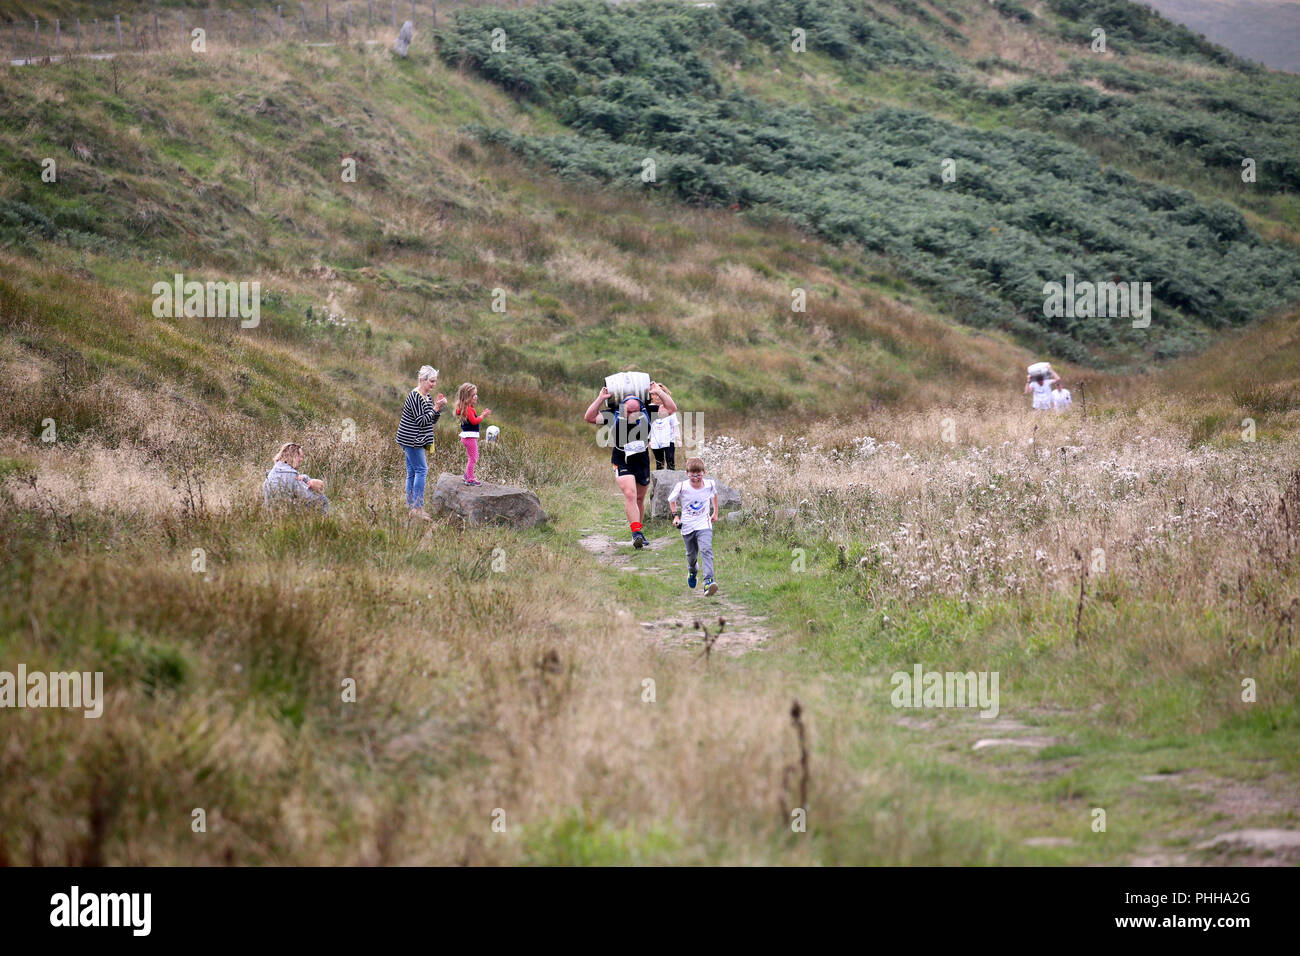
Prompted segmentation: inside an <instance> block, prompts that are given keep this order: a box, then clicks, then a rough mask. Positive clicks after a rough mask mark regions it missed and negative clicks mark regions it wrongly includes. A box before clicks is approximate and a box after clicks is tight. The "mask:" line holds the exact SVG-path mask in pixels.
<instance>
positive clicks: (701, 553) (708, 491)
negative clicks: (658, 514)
mask: <svg viewBox="0 0 1300 956" xmlns="http://www.w3.org/2000/svg"><path fill="white" fill-rule="evenodd" d="M686 474H687V475H688V476H689V477H688V478H687V479H686V480H685V481H679V482H677V484H676V485H674V486H673V490H672V492H671V493H670V494H669V495H668V510H669V511H671V512H672V514H673V524H674V525H676V526H677V527H679V528H681V529H682V540H683V541H684V542H685V543H686V567H687V571H688V573H689V576H688V577H687V578H686V586H687V587H688V588H694V587H695V564H696V556H697V555H698V557H699V560H700V563H702V564H703V565H704V568H703V571H704V593H705V594H707V595H709V596H710V597H712V596H713V595H715V594H717V593H718V585H717V584H716V583H715V582H714V580H713V522H715V521H717V520H718V487H717V484H716V483H715V482H713V481H712V480H711V479H708V478H705V477H704V462H703V461H702V460H700V459H699V458H692V459H690V460H689V461H687V462H686Z"/></svg>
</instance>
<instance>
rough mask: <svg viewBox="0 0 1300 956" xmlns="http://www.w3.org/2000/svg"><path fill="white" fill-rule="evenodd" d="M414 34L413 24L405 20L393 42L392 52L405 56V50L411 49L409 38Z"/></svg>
mask: <svg viewBox="0 0 1300 956" xmlns="http://www.w3.org/2000/svg"><path fill="white" fill-rule="evenodd" d="M414 36H415V24H413V23H412V22H411V21H410V20H407V21H406V22H405V23H403V24H402V29H401V30H399V31H398V33H397V42H396V43H394V44H393V52H394V53H396V54H397V55H398V56H401V57H404V56H406V53H407V51H408V50H410V49H411V38H412V37H414Z"/></svg>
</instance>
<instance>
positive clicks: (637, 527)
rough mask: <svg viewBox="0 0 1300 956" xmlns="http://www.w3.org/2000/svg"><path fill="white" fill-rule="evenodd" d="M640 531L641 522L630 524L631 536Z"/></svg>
mask: <svg viewBox="0 0 1300 956" xmlns="http://www.w3.org/2000/svg"><path fill="white" fill-rule="evenodd" d="M640 530H641V522H639V521H633V522H632V533H633V534H636V533H637V532H638V531H640Z"/></svg>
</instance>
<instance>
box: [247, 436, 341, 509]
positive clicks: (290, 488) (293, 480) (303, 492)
mask: <svg viewBox="0 0 1300 956" xmlns="http://www.w3.org/2000/svg"><path fill="white" fill-rule="evenodd" d="M306 457H307V456H306V454H305V453H304V452H303V450H302V445H299V444H298V443H297V442H292V441H291V442H285V443H284V444H283V445H281V446H280V451H279V452H278V453H277V454H276V456H275V462H274V463H273V464H272V465H271V470H270V471H269V472H267V474H266V480H265V481H263V482H262V502H263V504H265V505H266V506H267V507H268V508H270V507H273V506H275V505H276V504H292V505H298V506H303V507H308V508H319V509H320V510H321V511H322V512H324V513H325V514H329V510H330V500H329V499H328V498H326V497H325V494H324V492H325V481H324V480H323V479H321V478H311V477H308V476H307V475H304V474H303V473H302V472H300V471H299V470H298V469H300V468H301V467H302V463H303V460H304V459H305V458H306Z"/></svg>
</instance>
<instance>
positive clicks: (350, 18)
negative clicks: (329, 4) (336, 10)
mask: <svg viewBox="0 0 1300 956" xmlns="http://www.w3.org/2000/svg"><path fill="white" fill-rule="evenodd" d="M344 6H345V7H346V8H347V14H348V30H349V31H351V30H352V0H348V2H347V3H346V4H344Z"/></svg>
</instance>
